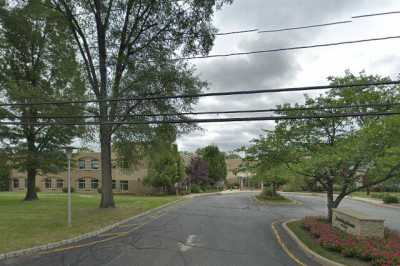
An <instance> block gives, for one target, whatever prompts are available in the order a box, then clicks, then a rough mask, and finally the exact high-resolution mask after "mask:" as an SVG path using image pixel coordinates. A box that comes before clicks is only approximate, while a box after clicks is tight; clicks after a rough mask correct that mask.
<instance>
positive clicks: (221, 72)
mask: <svg viewBox="0 0 400 266" xmlns="http://www.w3.org/2000/svg"><path fill="white" fill-rule="evenodd" d="M391 11H400V2H399V1H398V0H397V1H396V0H352V1H348V0H324V1H321V0H280V1H275V0H241V1H240V0H236V1H234V3H233V4H232V5H230V6H225V7H224V8H223V9H222V10H220V11H217V12H216V14H215V17H214V25H215V26H216V27H217V29H218V31H219V32H230V31H237V30H246V29H254V28H257V29H259V30H271V29H278V28H287V27H299V26H307V25H313V24H322V23H330V22H335V21H342V20H349V19H350V20H352V23H347V24H341V25H335V26H329V27H321V28H313V29H302V30H295V31H287V32H278V33H264V34H261V33H257V32H253V33H246V34H235V35H229V36H217V38H216V40H215V45H214V47H213V49H212V51H211V52H210V54H211V55H212V54H220V53H232V52H247V51H254V50H260V49H274V48H284V47H292V46H302V45H313V44H320V43H329V42H340V41H350V40H359V39H367V38H378V37H386V36H397V35H399V36H400V28H399V27H398V25H400V14H393V15H386V16H378V17H369V18H362V19H351V17H352V16H357V15H364V14H370V13H380V12H391ZM399 47H400V39H395V40H387V41H379V42H369V43H362V44H353V45H344V46H337V47H325V48H316V49H307V50H297V51H289V52H280V53H273V54H271V53H269V54H256V55H245V56H235V57H229V58H213V59H196V60H192V63H193V64H194V66H195V67H196V74H197V75H198V76H199V77H200V78H201V79H202V80H205V81H207V82H208V83H209V86H208V90H207V92H218V91H235V90H256V89H272V88H281V87H291V86H296V87H298V86H312V85H326V84H327V83H328V82H327V77H329V76H340V75H344V72H345V70H350V71H352V72H353V73H358V72H360V71H363V70H365V71H366V73H368V74H379V75H382V76H390V77H392V78H393V79H394V78H396V77H397V76H398V74H399V73H400V50H399ZM321 93H323V92H322V91H315V92H307V94H308V95H310V96H316V95H318V94H321ZM303 100H304V92H298V93H293V92H290V93H275V94H264V95H260V94H257V95H251V96H246V95H244V96H243V95H242V96H228V97H227V96H224V97H204V98H201V99H200V101H199V103H198V104H197V105H196V106H195V110H196V111H220V110H249V109H258V108H263V109H266V108H274V107H275V106H276V105H278V104H283V103H296V102H298V103H302V102H303ZM249 115H252V114H245V115H217V116H215V115H214V116H213V115H211V116H210V115H207V116H206V115H203V116H198V117H197V118H224V117H240V116H249ZM256 115H257V114H256ZM258 115H260V114H258ZM261 115H263V114H261ZM264 115H268V114H264ZM199 126H200V127H201V128H202V130H200V131H196V132H193V133H191V134H189V135H184V136H180V137H179V138H178V140H177V143H178V146H179V148H180V150H184V151H195V150H196V149H198V148H201V147H204V146H206V145H209V144H214V145H217V146H218V147H219V148H220V149H221V150H223V151H232V150H234V149H237V148H239V147H241V146H248V145H249V144H250V141H251V140H252V139H254V138H257V137H258V136H260V135H261V134H262V133H263V130H265V129H273V128H274V122H273V121H266V122H264V121H262V122H231V123H213V124H199Z"/></svg>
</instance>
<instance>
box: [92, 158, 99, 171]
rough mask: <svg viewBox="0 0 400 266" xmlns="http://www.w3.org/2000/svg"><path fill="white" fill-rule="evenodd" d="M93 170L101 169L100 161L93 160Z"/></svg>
mask: <svg viewBox="0 0 400 266" xmlns="http://www.w3.org/2000/svg"><path fill="white" fill-rule="evenodd" d="M92 169H99V160H92Z"/></svg>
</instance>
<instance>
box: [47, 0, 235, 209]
mask: <svg viewBox="0 0 400 266" xmlns="http://www.w3.org/2000/svg"><path fill="white" fill-rule="evenodd" d="M50 2H51V6H53V7H54V8H55V9H56V10H58V11H59V12H60V13H61V14H63V15H64V16H65V18H66V19H67V20H68V24H69V27H70V30H71V32H72V34H73V36H74V38H75V41H76V45H77V49H78V50H79V51H80V55H81V59H82V61H83V63H84V64H85V67H86V74H87V79H88V81H89V87H90V92H91V95H92V96H93V98H95V99H97V100H99V102H98V103H97V104H96V105H95V106H93V112H94V113H95V114H96V115H98V116H99V118H98V121H99V122H101V125H100V127H99V138H100V144H101V162H102V163H101V167H102V169H101V170H102V183H103V184H102V188H103V189H102V197H101V204H100V207H104V208H107V207H112V206H114V205H115V204H114V200H113V195H112V177H111V144H112V141H113V140H114V141H116V142H118V141H126V140H127V139H128V140H130V141H138V139H141V138H143V133H142V132H143V131H145V132H146V127H143V126H140V127H139V126H135V125H126V124H125V125H124V126H122V125H120V124H119V125H113V124H111V123H112V122H127V121H138V117H132V116H131V115H132V114H144V113H147V114H151V113H157V112H180V111H185V110H186V111H187V110H190V109H191V104H192V103H193V102H194V100H195V99H194V98H185V99H180V100H178V99H175V100H171V99H164V100H154V101H146V103H143V102H142V101H112V102H110V101H107V100H108V99H111V98H126V97H134V96H140V95H173V94H192V95H194V94H196V93H197V92H199V90H201V89H202V87H203V86H204V85H205V84H204V83H202V82H200V81H199V80H198V79H197V78H196V77H194V75H193V70H192V69H191V68H190V66H189V65H188V64H186V63H185V62H184V61H182V60H174V58H175V57H179V56H189V55H196V54H207V53H208V52H209V51H210V49H211V47H212V44H213V40H214V33H215V32H216V30H215V28H214V27H213V26H212V24H211V21H212V16H213V13H214V11H215V9H216V8H220V7H221V6H222V5H223V4H224V3H230V2H232V0H211V1H197V0H190V1H161V0H150V1H143V0H88V1H80V0H79V1H78V0H50ZM174 118H182V116H176V117H174ZM142 119H143V117H142ZM110 122H111V123H110ZM113 138H114V139H113Z"/></svg>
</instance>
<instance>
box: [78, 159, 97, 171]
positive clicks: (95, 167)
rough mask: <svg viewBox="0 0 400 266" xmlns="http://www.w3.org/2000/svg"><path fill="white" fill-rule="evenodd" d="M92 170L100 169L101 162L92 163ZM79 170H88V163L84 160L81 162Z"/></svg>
mask: <svg viewBox="0 0 400 266" xmlns="http://www.w3.org/2000/svg"><path fill="white" fill-rule="evenodd" d="M90 167H91V169H99V160H91V161H90ZM79 169H86V161H85V160H83V159H80V160H79Z"/></svg>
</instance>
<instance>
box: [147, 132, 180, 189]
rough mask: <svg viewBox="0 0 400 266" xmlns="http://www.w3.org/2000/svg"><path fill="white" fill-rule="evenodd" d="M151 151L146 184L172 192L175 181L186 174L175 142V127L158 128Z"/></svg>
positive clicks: (178, 180)
mask: <svg viewBox="0 0 400 266" xmlns="http://www.w3.org/2000/svg"><path fill="white" fill-rule="evenodd" d="M156 132H157V134H156V135H155V137H154V140H153V143H152V145H151V147H150V148H149V149H150V153H149V164H148V169H149V170H148V174H147V176H146V178H145V179H144V182H145V184H148V185H151V186H153V187H157V188H161V189H162V190H163V192H172V191H173V188H174V185H175V183H178V182H180V181H181V180H182V179H183V176H184V167H183V162H182V158H181V156H180V153H179V152H178V147H177V145H176V144H174V141H175V139H176V132H175V128H173V127H172V126H169V125H161V126H160V127H159V128H157V129H156Z"/></svg>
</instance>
